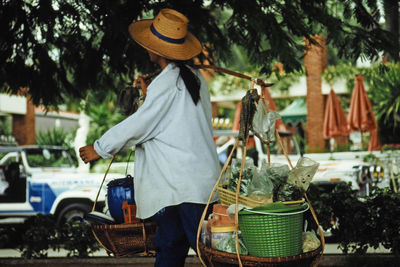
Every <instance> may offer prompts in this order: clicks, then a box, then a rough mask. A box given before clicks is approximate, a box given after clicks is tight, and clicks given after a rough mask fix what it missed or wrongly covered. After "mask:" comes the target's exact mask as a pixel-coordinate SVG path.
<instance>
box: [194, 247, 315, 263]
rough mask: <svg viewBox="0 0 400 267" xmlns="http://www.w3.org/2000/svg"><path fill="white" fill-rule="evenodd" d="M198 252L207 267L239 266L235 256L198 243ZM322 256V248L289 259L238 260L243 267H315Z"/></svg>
mask: <svg viewBox="0 0 400 267" xmlns="http://www.w3.org/2000/svg"><path fill="white" fill-rule="evenodd" d="M199 250H200V252H201V254H202V259H203V260H205V263H206V265H207V266H213V267H234V266H235V267H237V266H238V265H239V262H238V258H237V255H236V254H234V253H227V252H223V251H219V250H216V249H212V248H210V247H206V246H204V244H202V243H199ZM321 256H322V246H320V247H319V248H317V249H316V250H313V251H310V252H306V253H301V254H299V255H296V256H289V257H254V256H245V255H241V256H240V259H241V262H242V264H243V266H245V267H250V266H257V267H272V266H274V267H275V266H281V267H283V266H285V267H306V266H307V267H309V266H315V265H316V263H317V262H318V260H319V258H320V257H321Z"/></svg>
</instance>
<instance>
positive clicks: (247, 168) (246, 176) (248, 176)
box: [228, 158, 257, 196]
mask: <svg viewBox="0 0 400 267" xmlns="http://www.w3.org/2000/svg"><path fill="white" fill-rule="evenodd" d="M241 164H242V160H241V159H233V160H232V165H231V177H230V179H229V183H228V189H229V190H230V191H233V192H236V187H237V183H238V181H239V175H240V166H241ZM256 169H257V168H256V166H255V165H254V161H253V159H251V158H246V162H245V164H244V168H243V174H242V181H241V183H240V194H241V195H243V196H247V195H248V186H249V184H250V181H251V180H252V179H253V173H254V171H256Z"/></svg>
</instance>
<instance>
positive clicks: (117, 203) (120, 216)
mask: <svg viewBox="0 0 400 267" xmlns="http://www.w3.org/2000/svg"><path fill="white" fill-rule="evenodd" d="M124 201H128V203H129V204H131V205H134V204H135V197H134V191H133V177H132V176H130V175H127V176H126V177H125V178H120V179H115V180H112V181H110V182H109V183H108V184H107V203H108V209H109V211H110V214H111V217H113V218H114V220H115V222H116V223H123V222H124V213H123V211H122V203H123V202H124Z"/></svg>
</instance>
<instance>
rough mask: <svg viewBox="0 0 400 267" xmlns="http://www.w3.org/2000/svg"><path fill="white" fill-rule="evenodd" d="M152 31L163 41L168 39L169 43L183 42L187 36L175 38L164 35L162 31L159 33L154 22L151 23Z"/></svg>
mask: <svg viewBox="0 0 400 267" xmlns="http://www.w3.org/2000/svg"><path fill="white" fill-rule="evenodd" d="M150 31H151V32H152V33H153V34H154V35H155V36H157V37H158V38H160V39H161V40H163V41H166V42H168V43H172V44H183V43H184V42H185V38H180V39H175V38H170V37H167V36H165V35H162V34H161V33H159V32H158V31H157V30H156V28H154V26H153V23H152V24H151V25H150Z"/></svg>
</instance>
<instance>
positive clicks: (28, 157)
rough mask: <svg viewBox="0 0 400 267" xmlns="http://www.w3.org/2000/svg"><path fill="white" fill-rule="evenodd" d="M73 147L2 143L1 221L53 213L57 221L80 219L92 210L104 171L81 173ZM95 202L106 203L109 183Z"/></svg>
mask: <svg viewBox="0 0 400 267" xmlns="http://www.w3.org/2000/svg"><path fill="white" fill-rule="evenodd" d="M77 166H78V161H77V157H76V156H75V151H74V150H73V149H69V148H65V147H59V146H38V145H31V146H0V223H2V224H10V223H22V222H23V221H24V220H25V219H26V218H28V217H29V216H34V215H36V214H39V213H40V214H53V215H54V216H55V217H56V220H57V223H58V224H62V223H64V222H66V221H68V220H75V219H80V218H83V217H84V216H85V214H86V213H87V212H89V211H90V210H91V209H92V206H93V203H94V201H95V199H96V196H97V193H98V192H99V189H100V185H101V182H102V180H103V177H104V173H89V172H81V171H79V170H78V168H77ZM114 178H121V174H119V173H110V174H109V175H108V176H107V180H106V181H105V182H104V184H103V187H102V188H101V189H100V194H99V197H98V201H97V204H96V210H97V211H103V209H104V207H105V206H106V201H105V198H106V197H105V196H106V186H105V185H106V184H107V182H108V181H109V180H111V179H114Z"/></svg>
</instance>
